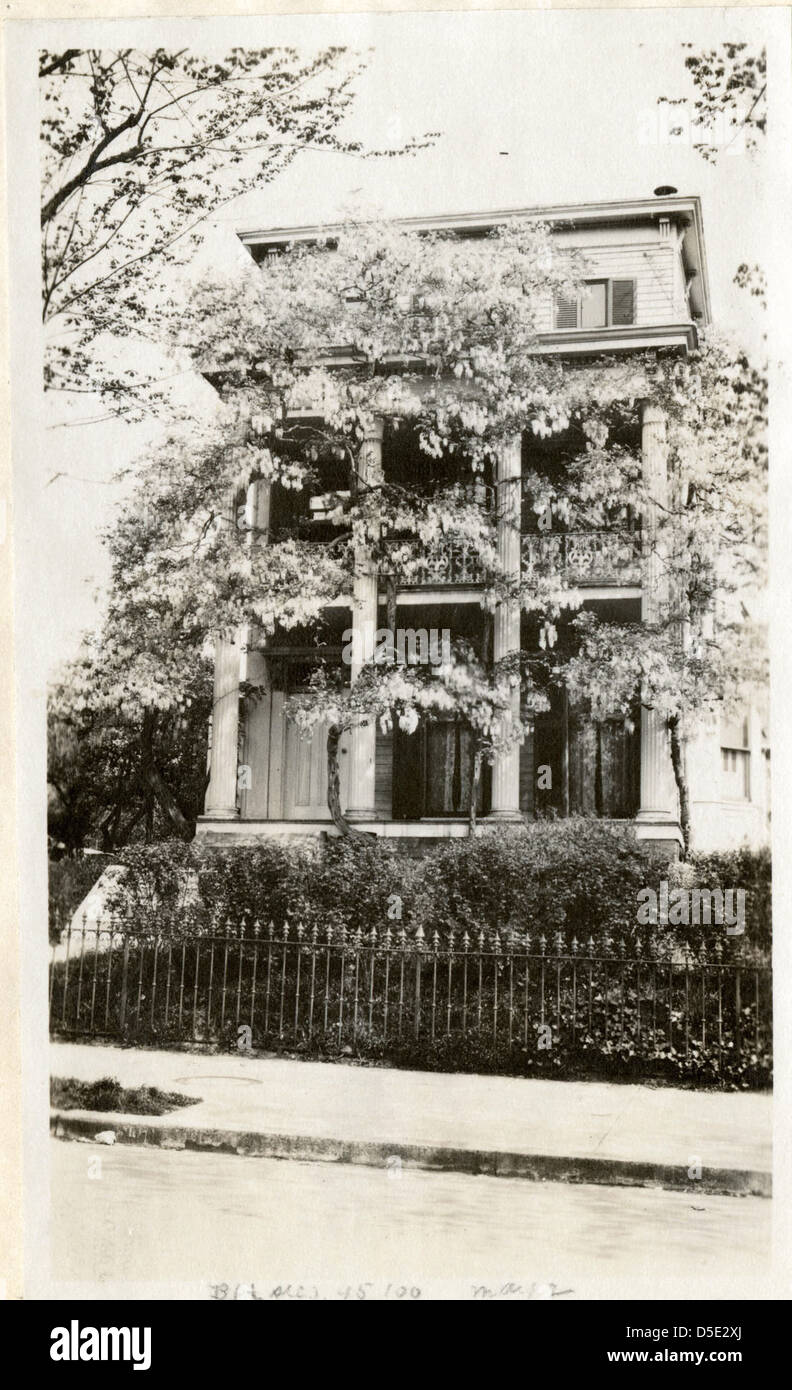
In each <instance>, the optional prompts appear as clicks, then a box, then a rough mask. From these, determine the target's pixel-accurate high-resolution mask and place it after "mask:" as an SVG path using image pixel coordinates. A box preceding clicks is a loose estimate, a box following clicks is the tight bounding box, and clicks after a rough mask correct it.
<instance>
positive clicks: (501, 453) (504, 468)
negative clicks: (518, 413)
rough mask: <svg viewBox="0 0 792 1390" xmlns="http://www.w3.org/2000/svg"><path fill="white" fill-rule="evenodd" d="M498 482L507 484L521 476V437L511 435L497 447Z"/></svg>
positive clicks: (519, 435)
mask: <svg viewBox="0 0 792 1390" xmlns="http://www.w3.org/2000/svg"><path fill="white" fill-rule="evenodd" d="M497 472H498V481H499V482H508V481H510V480H514V479H515V478H519V477H520V476H521V474H522V435H521V434H513V435H510V436H509V438H508V439H504V440H502V441H501V443H500V444H499V446H498V466H497Z"/></svg>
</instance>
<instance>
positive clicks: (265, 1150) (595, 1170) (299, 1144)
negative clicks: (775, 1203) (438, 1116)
mask: <svg viewBox="0 0 792 1390" xmlns="http://www.w3.org/2000/svg"><path fill="white" fill-rule="evenodd" d="M50 1130H51V1132H52V1133H53V1134H54V1135H55V1136H56V1138H58V1139H75V1140H91V1139H93V1138H94V1137H95V1136H96V1135H97V1134H99V1133H102V1132H104V1131H107V1130H112V1131H113V1132H114V1134H115V1139H116V1142H117V1143H120V1144H138V1145H148V1146H151V1147H155V1148H161V1149H191V1150H201V1149H211V1150H212V1152H214V1153H229V1154H239V1155H242V1156H245V1157H249V1158H291V1159H298V1160H302V1161H303V1162H306V1163H357V1164H363V1165H365V1166H367V1167H369V1168H384V1167H387V1166H388V1162H389V1160H390V1161H391V1163H392V1160H393V1159H394V1158H398V1159H399V1160H400V1162H401V1163H402V1164H403V1165H404V1166H405V1167H408V1168H423V1169H429V1170H434V1171H437V1172H445V1173H469V1174H471V1175H477V1174H478V1175H482V1176H488V1177H499V1178H526V1179H528V1180H529V1181H532V1182H570V1183H595V1184H606V1185H607V1186H609V1187H661V1188H666V1189H668V1190H670V1191H681V1192H690V1193H696V1192H698V1193H701V1192H709V1193H714V1194H728V1195H732V1196H743V1197H746V1196H752V1197H769V1196H771V1193H772V1177H771V1174H770V1173H763V1172H755V1171H751V1170H750V1169H730V1168H713V1169H709V1170H707V1169H706V1168H705V1169H704V1170H703V1171H702V1175H701V1177H700V1178H695V1179H692V1178H688V1176H687V1170H686V1169H685V1168H678V1167H672V1166H671V1165H669V1164H663V1163H651V1162H634V1161H633V1160H631V1159H621V1158H607V1157H602V1158H598V1157H591V1156H587V1157H583V1158H564V1157H562V1156H560V1155H558V1154H526V1153H506V1152H502V1151H500V1150H497V1149H491V1150H476V1149H464V1148H446V1147H444V1146H442V1145H434V1144H402V1143H393V1144H389V1143H386V1142H383V1141H380V1140H377V1141H372V1140H366V1139H328V1138H325V1137H312V1136H310V1135H305V1134H263V1133H260V1132H258V1131H250V1130H238V1129H219V1128H212V1127H209V1126H200V1125H169V1124H167V1123H166V1124H153V1123H146V1122H145V1121H143V1122H138V1121H136V1120H130V1119H129V1118H127V1117H121V1118H119V1119H116V1118H115V1116H113V1115H112V1114H105V1115H94V1114H92V1113H89V1112H87V1111H70V1112H65V1113H64V1112H61V1111H58V1110H53V1111H52V1112H51V1114H50Z"/></svg>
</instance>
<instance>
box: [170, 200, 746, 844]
mask: <svg viewBox="0 0 792 1390" xmlns="http://www.w3.org/2000/svg"><path fill="white" fill-rule="evenodd" d="M518 215H519V216H525V215H532V216H537V217H543V218H546V219H547V220H548V221H550V222H551V223H552V225H553V228H554V233H553V234H554V236H555V237H556V238H557V239H558V242H559V244H560V245H562V246H565V247H566V246H568V247H575V248H578V249H579V250H580V251H582V252H583V253H584V255H585V257H586V262H587V266H589V267H590V271H589V272H587V278H588V279H589V280H590V290H589V293H588V294H587V295H586V296H585V297H584V298H583V299H582V300H581V301H580V302H574V301H562V302H560V303H556V304H552V303H551V302H548V306H547V321H546V331H545V332H544V333H543V335H542V338H541V351H542V352H543V353H545V352H546V353H548V354H563V355H564V356H565V357H567V358H583V357H586V356H592V355H596V354H598V353H605V352H606V353H609V354H610V353H616V354H622V355H626V354H630V353H635V352H638V351H640V352H645V351H646V350H647V349H656V350H660V349H666V350H668V349H671V350H674V351H677V352H680V353H686V352H688V351H689V350H690V349H692V348H694V347H695V346H696V344H697V341H698V327H699V325H703V324H706V323H708V322H709V318H710V309H709V294H708V285H707V268H706V258H705V249H704V239H703V229H702V220H701V208H700V203H699V199H698V198H695V197H678V196H661V197H655V198H651V199H647V200H641V201H630V202H623V203H602V204H590V205H585V206H580V207H553V208H537V209H519V210H514V211H512V212H499V213H492V214H487V215H482V216H473V215H463V216H447V217H438V218H431V219H427V220H425V221H422V220H420V219H405V220H404V222H403V224H402V225H405V226H407V227H411V228H414V229H415V230H417V231H419V230H434V229H453V230H456V231H457V232H458V233H459V234H460V235H469V236H470V235H476V234H480V233H482V232H485V231H486V230H487V229H488V228H490V227H491V226H493V225H494V224H496V223H499V222H502V221H504V220H506V219H507V218H508V217H510V216H518ZM328 230H329V229H328V228H326V227H325V228H321V229H320V228H315V227H297V228H294V227H291V228H284V229H280V230H277V231H266V230H262V231H252V232H245V233H244V234H242V237H241V239H242V242H243V243H244V245H245V246H246V247H247V248H248V249H249V251H250V253H251V254H252V256H253V257H254V259H255V260H257V261H262V260H264V259H265V258H266V257H267V256H268V255H269V254H272V253H273V252H276V251H277V249H278V248H279V247H282V246H283V245H284V243H286V242H293V241H299V240H306V241H310V240H312V239H316V238H317V236H318V235H320V234H321V235H327V234H328ZM630 442H631V443H632V444H633V445H634V446H635V447H636V448H639V449H640V451H641V455H642V458H643V466H644V469H645V471H646V474H647V477H648V478H650V479H651V481H652V486H653V491H654V493H655V495H658V494H660V495H661V494H662V488H663V486H664V483H665V470H666V455H665V421H664V418H663V415H662V413H661V412H660V411H659V410H658V409H657V407H656V406H654V405H653V404H652V403H651V402H647V403H644V404H643V406H642V407H641V411H640V418H636V428H635V437H634V439H633V440H632V441H630ZM542 448H544V449H545V451H546V452H548V454H551V453H552V448H553V441H552V440H550V441H547V443H546V445H540V444H538V443H537V441H536V440H534V439H533V438H530V439H528V438H526V439H524V440H520V439H516V440H514V441H513V442H512V444H511V445H510V447H508V448H507V449H505V450H504V452H503V455H502V457H501V459H500V463H499V475H498V479H497V481H498V483H499V485H501V486H505V487H508V484H509V483H510V482H512V483H514V484H515V486H516V489H517V491H516V494H515V496H516V497H517V498H518V499H519V496H520V484H519V478H520V474H521V470H522V468H523V466H524V460H526V459H530V460H531V462H532V463H534V461H535V458H536V456H537V452H538V451H539V450H540V449H542ZM363 456H364V457H365V458H366V459H367V460H368V466H369V467H370V468H372V469H374V468H376V469H379V468H383V469H384V470H385V475H386V476H388V475H389V474H390V475H391V476H398V477H399V478H401V479H402V480H409V478H410V476H411V467H412V464H413V459H412V458H411V446H410V438H409V432H406V433H405V431H403V430H400V431H399V433H398V435H394V434H393V433H392V432H391V431H390V430H389V428H388V427H387V425H382V424H381V425H380V426H379V427H378V428H377V430H376V432H375V434H374V435H373V437H372V438H371V439H369V440H367V441H365V445H364V450H363ZM415 476H417V474H416V475H415ZM341 486H343V481H340V480H339V479H336V478H331V477H328V479H327V487H328V489H337V488H339V487H341ZM295 499H296V495H295V494H294V493H293V492H292V493H287V492H286V491H285V490H284V489H282V488H279V487H278V486H277V485H275V486H273V487H271V488H270V487H268V486H265V485H263V484H258V485H256V487H255V488H253V489H251V494H250V496H249V499H248V507H249V508H250V509H252V510H253V512H254V513H255V525H256V526H257V528H258V529H260V530H267V531H269V532H270V533H271V534H273V535H274V534H276V533H277V532H278V530H279V529H280V528H282V527H285V526H288V525H290V524H291V525H293V524H294V523H295V520H299V521H300V523H301V524H304V525H306V526H309V527H310V526H316V527H321V525H322V500H321V497H320V496H319V497H314V498H312V499H309V498H299V497H298V498H297V500H295ZM517 506H519V501H518V502H517ZM535 523H536V517H535V516H533V514H532V513H531V512H530V511H529V510H528V509H527V508H523V517H522V534H521V535H520V536H518V535H517V534H516V533H515V528H510V527H509V526H508V525H506V524H505V523H502V526H501V531H502V534H501V535H500V537H499V545H500V547H501V552H502V556H503V558H504V560H505V562H506V563H507V565H508V566H509V568H510V569H511V571H512V572H515V573H518V572H519V567H520V566H521V565H522V566H526V565H540V566H541V565H548V564H553V565H555V564H557V565H564V566H566V567H567V570H568V571H569V573H570V575H571V576H573V577H574V579H575V581H576V583H577V584H578V585H579V587H580V588H581V589H583V590H584V591H585V602H586V604H587V605H588V606H591V608H592V609H594V610H595V611H596V610H597V609H600V610H601V611H606V612H607V613H608V614H609V615H610V616H612V617H613V618H615V619H618V620H622V621H625V622H630V621H638V620H640V619H641V618H643V619H645V620H646V619H651V617H652V611H653V609H652V605H653V601H654V593H653V591H654V587H655V586H654V584H653V583H652V582H649V583H645V584H642V574H643V577H644V579H647V578H648V579H649V580H650V581H651V577H652V568H653V567H652V563H651V561H650V560H647V558H646V557H642V554H641V531H640V530H639V529H638V528H637V527H636V528H635V529H632V530H630V529H629V528H628V529H621V530H618V531H615V530H609V531H605V530H602V531H595V532H587V533H580V534H571V533H561V532H554V533H553V534H541V533H540V532H539V531H538V530H537V529H536V526H535ZM649 523H650V526H651V519H649ZM645 524H646V519H645ZM649 529H650V527H649ZM319 534H320V532H319V531H317V535H319ZM384 601H385V596H384V592H383V586H382V585H379V586H378V583H377V580H376V577H375V578H373V579H362V580H361V581H359V582H358V581H356V583H355V592H354V593H353V594H350V595H349V596H348V601H347V606H341V605H339V607H338V608H337V609H335V610H333V612H332V613H329V614H328V622H329V624H330V627H331V628H332V629H333V630H334V631H335V633H336V640H335V642H334V643H331V644H330V645H331V647H332V648H333V650H334V651H336V652H340V648H341V644H342V635H343V631H344V629H346V628H348V627H350V626H352V625H353V624H354V625H355V626H356V627H365V625H367V624H368V625H369V627H370V629H371V630H374V629H376V628H378V627H381V626H383V625H384V613H383V608H382V605H383V604H384ZM398 613H399V626H403V627H405V628H411V629H419V628H421V629H425V630H427V631H428V630H432V629H434V630H437V631H442V630H443V629H444V628H449V627H453V629H454V632H455V633H456V634H465V635H469V636H470V637H471V639H472V640H474V641H475V639H476V637H477V635H478V633H479V629H480V625H481V623H482V621H483V617H482V610H481V607H480V605H479V603H478V591H477V583H476V562H475V556H473V555H470V554H467V553H466V552H465V551H464V549H462V548H461V547H460V546H457V545H449V546H446V547H445V548H444V549H441V550H438V551H437V552H436V553H433V554H432V555H430V556H427V562H426V566H425V571H424V573H423V574H422V575H421V576H420V582H415V583H413V584H411V585H410V587H409V588H403V589H402V590H401V591H400V592H399V594H398ZM532 639H533V634H532V633H531V630H530V623H529V620H528V619H527V617H526V616H525V615H522V617H521V615H520V612H519V609H516V611H511V610H510V608H509V605H506V604H502V605H501V607H500V609H499V611H498V613H497V615H496V621H495V638H494V640H495V653H494V654H495V657H496V658H497V657H499V656H502V655H504V654H505V653H506V652H508V651H509V650H513V649H514V648H515V647H516V646H522V647H525V646H526V645H528V646H529V645H530V642H531V640H532ZM251 645H255V644H251ZM311 655H312V653H311V649H310V648H309V647H303V648H300V647H298V646H295V645H294V644H293V643H292V644H291V645H289V644H284V645H280V646H278V645H276V644H273V643H270V644H269V645H268V646H267V647H266V649H265V650H252V649H251V650H246V649H245V647H244V646H243V644H242V642H241V641H240V643H239V644H237V645H235V644H233V643H230V642H221V643H219V644H218V655H217V667H216V685H215V689H216V700H215V709H214V717H213V733H212V750H211V777H210V783H209V788H208V792H207V797H206V813H205V815H204V816H203V817H202V818H201V820H200V821H199V824H198V834H199V835H201V836H211V837H212V838H213V839H220V838H222V840H224V841H225V840H227V839H229V837H230V838H240V837H243V838H250V837H264V836H272V835H289V834H294V833H317V834H318V833H320V832H322V831H328V830H330V831H331V832H332V831H333V830H334V827H333V826H332V823H331V821H330V812H329V810H328V808H327V799H326V780H327V779H326V752H325V739H324V737H323V736H322V733H321V731H320V732H319V733H317V734H316V735H315V736H314V737H313V738H312V739H309V740H305V739H301V738H300V736H299V735H298V732H297V730H296V728H295V727H294V726H293V725H292V724H291V723H290V722H289V721H288V720H286V719H285V718H284V714H283V709H284V703H285V701H286V700H287V699H288V698H289V696H290V695H293V694H294V693H295V692H298V691H299V689H300V687H301V684H302V683H304V682H305V680H306V679H307V676H308V674H309V671H310V661H311ZM314 655H315V654H314ZM352 675H353V678H354V668H353V671H352ZM251 681H255V682H262V683H263V684H264V686H265V691H266V693H265V694H264V695H263V696H262V697H260V698H258V699H256V700H249V699H248V700H244V701H240V693H239V688H240V683H246V682H251ZM341 766H342V788H341V791H342V804H343V805H344V807H345V809H346V811H347V815H348V818H349V820H350V821H352V822H353V823H354V822H358V823H361V825H365V828H366V829H367V830H370V831H373V832H374V833H376V834H378V835H381V836H385V837H390V838H407V837H409V838H417V839H422V840H423V839H433V838H444V837H452V836H462V835H466V834H467V833H468V805H467V797H468V796H469V792H468V790H467V789H468V775H467V773H468V767H469V746H468V740H467V738H466V735H465V732H464V730H463V729H460V728H459V727H458V726H457V725H454V724H450V723H449V724H448V725H447V726H446V725H443V724H442V723H436V722H434V723H431V724H429V725H428V726H427V727H426V728H423V729H420V728H419V729H418V730H416V732H415V733H413V734H404V733H401V732H400V731H398V730H396V731H394V733H393V734H392V735H390V734H389V735H385V734H382V733H381V732H380V731H379V730H375V729H374V728H373V727H366V728H359V729H355V730H353V731H352V732H351V733H350V734H349V735H348V736H347V737H346V739H345V740H344V742H343V744H342V756H341ZM543 766H544V767H547V766H549V767H550V768H551V769H552V777H551V779H550V780H551V786H550V787H549V788H544V787H542V786H541V781H542V779H539V778H537V776H536V775H535V770H536V769H538V768H539V767H543ZM690 782H691V802H692V808H691V809H692V823H693V828H694V834H695V837H696V842H700V843H701V847H706V848H712V847H723V848H726V847H731V846H732V845H734V844H737V843H741V842H743V841H745V840H749V841H750V842H752V843H757V842H759V841H761V840H762V839H764V838H765V837H766V834H767V795H766V760H765V756H764V752H763V748H762V737H761V727H760V725H759V722H758V720H757V718H756V717H755V716H754V714H753V713H752V712H750V711H747V712H746V719H745V721H743V722H741V723H740V724H739V727H736V726H735V727H732V726H731V725H729V726H728V727H727V726H726V725H724V729H723V731H722V734H721V733H719V732H718V731H717V730H714V731H712V733H711V734H708V735H704V734H702V736H701V737H700V738H699V739H698V740H697V741H696V744H695V747H694V748H693V749H692V750H691V756H690ZM478 812H479V818H480V819H479V825H480V827H481V829H482V830H484V829H486V827H487V826H488V825H492V824H495V825H497V824H499V823H503V824H509V823H513V824H519V823H521V822H523V821H530V820H531V819H532V818H534V817H535V816H537V815H543V814H556V815H569V814H575V813H583V814H593V815H598V816H602V817H607V818H611V819H613V820H619V821H624V820H633V821H634V822H635V825H636V830H637V834H638V836H639V837H640V838H641V839H644V840H650V841H653V842H655V843H656V844H657V845H658V847H659V848H662V849H664V850H668V851H671V852H675V851H676V847H677V846H678V844H679V843H680V841H681V834H680V829H679V819H678V803H677V794H676V789H675V786H674V782H673V776H672V772H671V766H670V757H669V751H668V742H667V734H666V732H665V730H664V728H663V727H662V725H661V723H660V722H659V721H658V720H657V719H656V717H655V716H654V715H653V714H652V713H651V712H648V711H646V710H643V711H642V712H641V714H640V716H638V717H637V718H636V725H635V729H634V730H633V731H630V732H628V731H626V730H625V727H624V725H623V723H621V722H619V723H616V722H614V724H613V725H612V726H609V727H607V728H604V729H603V728H602V727H600V728H599V729H597V728H596V727H595V726H594V725H593V724H591V723H590V722H587V721H586V720H585V719H584V718H581V717H578V715H577V714H576V712H575V711H574V710H571V709H569V708H568V707H567V705H566V702H565V700H564V699H563V697H562V696H561V695H559V696H558V698H557V700H556V701H555V703H554V707H553V709H552V710H551V711H550V712H549V713H548V714H544V715H540V716H537V717H536V718H535V719H534V721H533V724H532V728H531V732H530V733H529V736H528V738H527V739H526V741H525V743H524V745H523V746H522V747H521V748H520V749H515V750H514V751H512V752H510V753H508V754H502V755H499V756H496V758H495V761H494V764H493V766H492V768H491V769H490V770H488V771H487V773H486V775H485V777H484V778H483V779H482V785H481V788H480V805H479V807H478Z"/></svg>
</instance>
